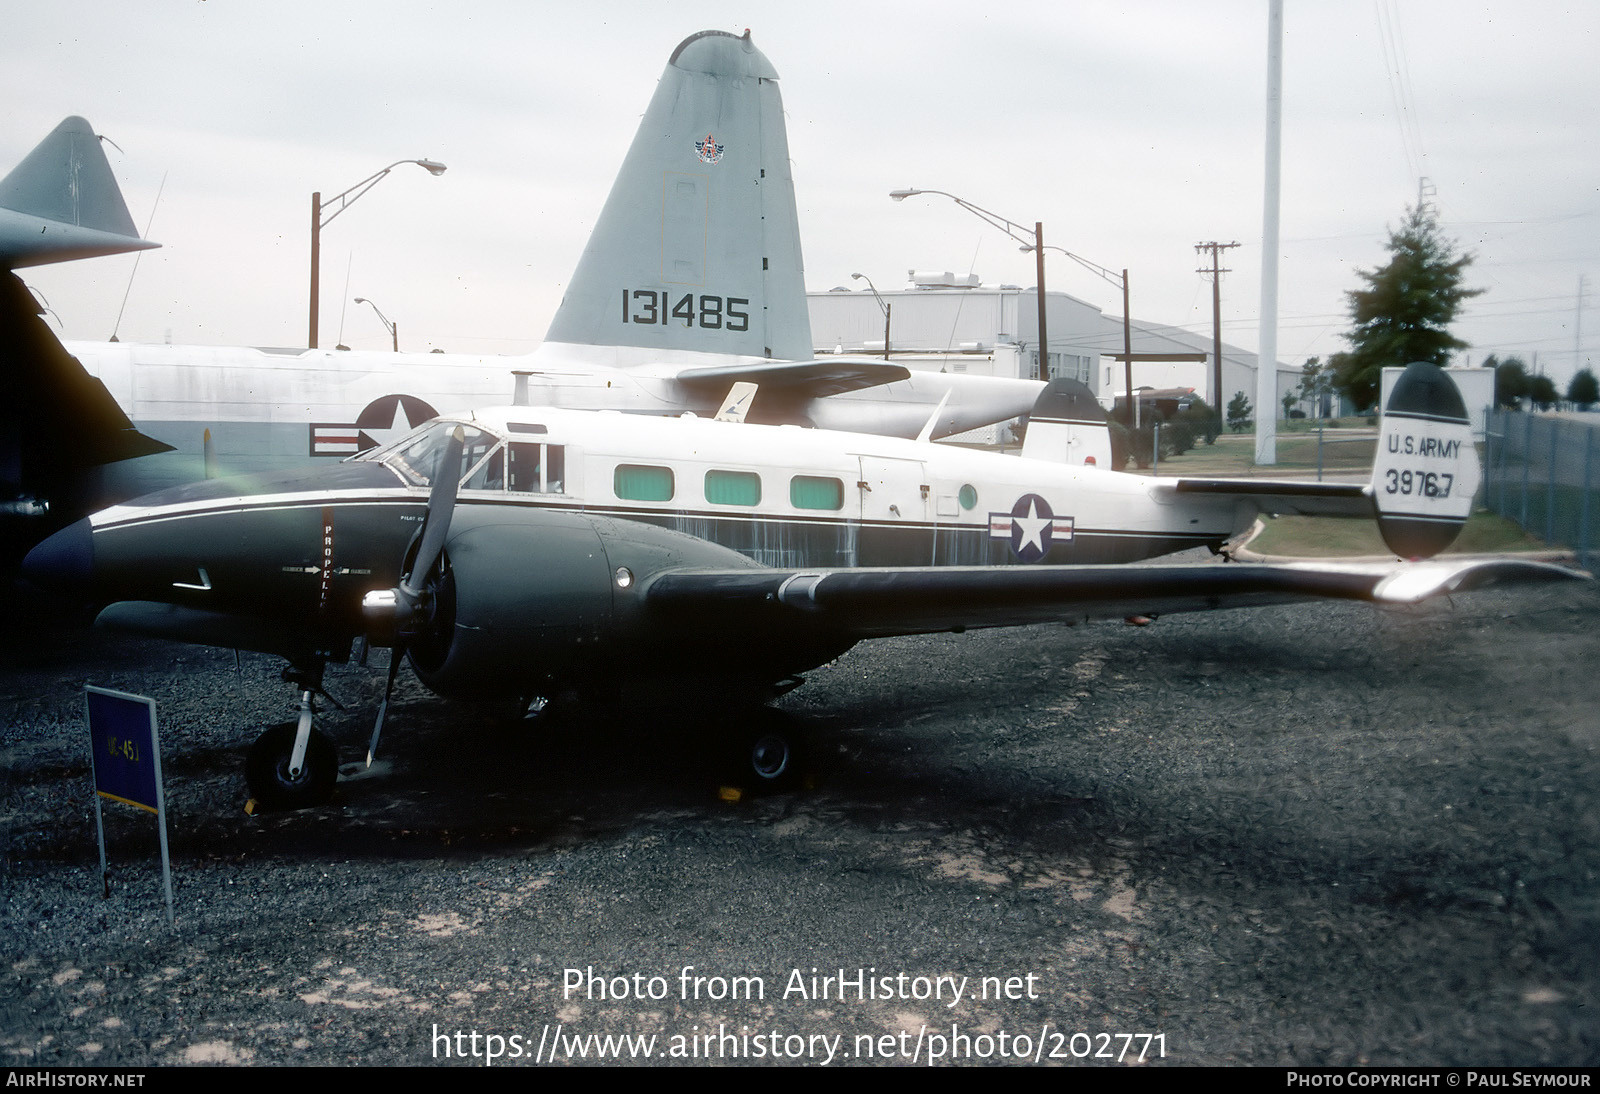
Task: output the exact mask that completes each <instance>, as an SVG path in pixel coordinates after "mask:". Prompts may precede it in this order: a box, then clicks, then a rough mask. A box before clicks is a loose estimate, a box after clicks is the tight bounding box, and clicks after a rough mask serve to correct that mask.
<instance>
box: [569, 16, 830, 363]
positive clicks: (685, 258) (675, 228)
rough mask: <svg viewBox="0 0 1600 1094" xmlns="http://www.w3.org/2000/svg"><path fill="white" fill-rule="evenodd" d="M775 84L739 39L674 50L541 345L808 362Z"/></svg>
mask: <svg viewBox="0 0 1600 1094" xmlns="http://www.w3.org/2000/svg"><path fill="white" fill-rule="evenodd" d="M777 78H778V74H777V72H776V70H774V69H773V67H772V65H771V63H770V62H769V61H768V60H767V58H766V57H765V56H764V55H763V54H762V53H761V51H760V50H758V49H757V48H756V47H755V45H754V43H753V42H752V41H751V40H750V35H749V32H748V31H747V32H746V33H745V35H744V37H742V38H741V37H736V36H734V35H732V34H727V33H725V32H723V31H703V32H701V33H699V34H696V35H693V36H691V37H690V38H688V39H686V40H685V41H684V42H682V43H681V44H680V45H679V46H678V48H677V49H676V50H674V51H673V54H672V57H671V59H670V60H669V61H668V62H667V67H666V70H665V71H664V72H663V73H662V76H661V81H660V83H659V84H658V85H657V86H656V92H655V96H654V97H653V98H652V99H651V101H650V106H649V108H648V109H647V110H646V111H645V115H644V119H643V120H642V121H641V122H640V124H639V130H638V132H637V133H636V134H635V135H634V139H633V144H632V145H631V146H630V148H629V149H628V154H627V157H626V158H625V159H624V160H623V163H622V168H621V170H620V171H619V172H618V175H617V179H616V182H615V183H614V184H613V185H612V188H611V193H610V195H609V196H608V197H607V198H606V203H605V206H604V207H603V208H602V210H601V212H600V217H599V219H598V220H597V221H596V222H595V227H594V231H593V232H592V233H591V234H590V237H589V243H588V246H587V247H585V248H584V252H583V257H582V258H581V259H580V260H579V262H578V268H577V270H576V271H575V272H574V273H573V277H572V281H571V284H570V286H569V287H568V289H567V292H566V295H565V296H564V297H563V299H562V302H561V307H560V308H559V309H558V310H557V312H556V315H555V318H554V320H553V321H552V322H551V324H550V330H549V332H548V333H547V335H546V341H547V342H559V343H569V344H577V345H595V346H630V347H640V348H647V349H655V350H681V351H689V352H701V353H714V354H721V355H734V356H740V357H746V358H771V359H778V360H809V359H810V358H811V356H812V345H811V321H810V315H809V311H808V309H807V306H806V298H805V281H804V269H803V263H802V261H801V255H800V229H799V221H798V216H797V214H796V211H795V200H794V182H793V179H792V178H791V175H790V170H789V143H788V136H787V133H786V130H785V128H784V122H783V103H782V100H781V98H780V96H779V94H778V87H777V83H776V80H777Z"/></svg>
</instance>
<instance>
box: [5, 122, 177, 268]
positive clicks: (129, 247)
mask: <svg viewBox="0 0 1600 1094" xmlns="http://www.w3.org/2000/svg"><path fill="white" fill-rule="evenodd" d="M159 246H160V244H159V243H152V242H150V241H149V240H146V239H141V238H139V232H138V229H137V228H135V227H134V225H133V218H132V217H131V216H129V215H128V206H127V204H126V203H125V202H124V201H123V200H122V191H121V190H120V189H119V188H118V187H117V180H116V176H114V175H113V174H112V173H111V165H110V164H109V163H108V162H106V154H105V151H104V150H103V149H102V148H101V147H100V138H99V137H97V136H95V133H94V130H93V129H91V128H90V127H89V123H88V122H86V121H84V120H83V119H82V118H78V117H72V118H68V119H66V120H65V121H63V122H62V123H61V124H60V125H58V126H56V127H55V129H54V130H52V131H51V133H50V135H49V136H47V137H46V138H45V139H44V140H42V141H40V142H39V144H38V145H37V146H36V147H35V148H34V150H33V151H32V152H29V153H28V155H27V156H26V157H25V158H24V159H23V161H22V162H21V163H19V164H17V166H16V167H15V168H13V169H12V171H11V173H10V174H8V175H7V176H6V177H5V178H4V179H0V267H9V268H17V267H23V266H41V265H44V264H46V263H50V262H65V261H67V260H69V259H74V258H93V257H96V256H98V255H112V254H121V253H123V252H125V251H141V250H145V249H147V248H151V247H159Z"/></svg>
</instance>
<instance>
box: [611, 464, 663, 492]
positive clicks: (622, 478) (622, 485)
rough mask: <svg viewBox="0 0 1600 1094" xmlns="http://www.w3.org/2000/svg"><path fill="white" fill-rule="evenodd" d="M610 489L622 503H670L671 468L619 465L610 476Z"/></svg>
mask: <svg viewBox="0 0 1600 1094" xmlns="http://www.w3.org/2000/svg"><path fill="white" fill-rule="evenodd" d="M611 482H612V489H613V491H615V493H616V495H617V497H619V498H621V499H622V500H623V501H671V500H672V487H673V483H672V468H670V467H648V466H646V465H644V464H638V463H620V464H618V465H617V470H616V474H615V475H613V476H612V480H611Z"/></svg>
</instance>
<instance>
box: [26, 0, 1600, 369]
mask: <svg viewBox="0 0 1600 1094" xmlns="http://www.w3.org/2000/svg"><path fill="white" fill-rule="evenodd" d="M1285 8H1286V14H1285V44H1284V51H1285V55H1284V75H1285V91H1284V137H1283V197H1282V243H1283V246H1282V256H1283V257H1282V259H1281V263H1280V271H1281V272H1280V286H1281V287H1280V304H1279V315H1280V326H1279V338H1278V354H1279V357H1280V359H1282V360H1284V361H1288V362H1292V363H1299V362H1300V361H1302V360H1304V359H1305V358H1306V357H1307V356H1309V355H1312V354H1321V355H1327V354H1329V353H1333V352H1337V351H1339V350H1341V349H1344V348H1346V345H1345V343H1344V342H1343V340H1342V339H1341V337H1340V336H1341V334H1342V333H1343V332H1344V331H1345V330H1346V329H1347V325H1348V323H1347V318H1346V304H1345V297H1344V294H1345V292H1346V291H1347V290H1349V289H1351V288H1354V287H1356V286H1357V284H1358V281H1357V278H1356V274H1355V270H1356V269H1357V268H1372V267H1374V266H1377V265H1381V264H1382V263H1383V262H1384V261H1385V258H1386V252H1385V249H1384V241H1385V239H1386V233H1387V229H1388V228H1390V227H1392V226H1394V225H1396V224H1397V223H1398V222H1399V220H1400V218H1401V217H1402V216H1403V214H1404V212H1405V209H1406V207H1407V206H1408V205H1411V204H1414V203H1415V202H1416V200H1417V195H1418V186H1419V178H1420V177H1423V176H1425V177H1426V178H1427V179H1428V180H1430V182H1431V185H1432V187H1433V192H1432V197H1431V200H1432V201H1433V202H1434V203H1435V204H1436V207H1437V209H1438V211H1439V214H1440V219H1441V222H1442V224H1443V226H1444V228H1445V231H1446V233H1447V234H1448V235H1449V236H1450V237H1452V238H1454V239H1455V240H1457V241H1458V243H1459V244H1460V245H1461V247H1462V248H1463V249H1465V250H1469V251H1471V252H1472V253H1473V254H1475V255H1476V262H1475V264H1474V265H1473V266H1472V267H1471V269H1470V271H1469V283H1470V284H1471V285H1472V286H1474V287H1478V288H1482V289H1484V290H1486V291H1485V292H1484V293H1483V295H1482V296H1479V297H1477V298H1476V299H1474V300H1473V301H1471V302H1470V303H1469V304H1468V306H1467V309H1466V312H1465V315H1464V317H1463V319H1462V320H1461V321H1460V322H1459V323H1458V325H1457V327H1456V333H1457V334H1458V335H1459V336H1460V337H1462V338H1464V339H1466V340H1467V341H1469V342H1470V343H1471V344H1472V347H1473V348H1472V349H1471V350H1470V351H1469V353H1470V356H1471V360H1472V363H1474V364H1476V363H1478V361H1480V360H1481V358H1482V357H1483V355H1484V354H1486V353H1489V352H1496V353H1499V354H1501V355H1502V356H1503V355H1505V354H1508V353H1516V354H1520V355H1522V356H1524V357H1525V358H1526V359H1528V360H1529V361H1530V362H1531V361H1532V359H1533V358H1534V355H1535V354H1537V360H1538V364H1539V366H1540V367H1542V368H1543V369H1544V370H1545V371H1547V372H1549V373H1550V374H1551V375H1552V376H1553V377H1555V378H1556V379H1557V381H1558V383H1559V384H1560V385H1562V386H1563V387H1564V386H1565V383H1566V378H1567V377H1568V376H1570V375H1571V373H1572V371H1573V370H1574V361H1575V342H1574V338H1575V334H1576V333H1577V332H1576V331H1575V329H1574V327H1575V322H1577V321H1578V318H1579V314H1580V313H1579V309H1578V301H1579V279H1580V276H1582V275H1585V274H1587V275H1589V280H1588V282H1587V284H1586V288H1585V290H1584V301H1585V307H1584V308H1583V311H1582V316H1583V318H1582V324H1581V325H1582V340H1583V357H1584V360H1585V363H1586V364H1592V363H1593V357H1594V355H1595V353H1596V352H1597V350H1600V309H1597V308H1596V307H1595V298H1596V297H1600V149H1597V147H1596V143H1595V142H1596V123H1597V121H1600V76H1597V73H1596V58H1597V57H1600V5H1594V4H1590V3H1578V2H1573V3H1553V2H1540V0H1531V2H1530V0H1495V2H1491V3H1470V2H1465V0H1405V2H1404V3H1403V5H1402V4H1400V3H1398V2H1395V0H1379V2H1376V3H1375V2H1374V0H1316V2H1312V0H1288V2H1287V3H1286V4H1285ZM1396 9H1399V10H1396ZM1266 13H1267V3H1266V0H1213V2H1208V3H1203V4H1201V3H1193V2H1190V0H1174V2H1158V0H1143V2H1141V0H1132V2H1127V3H1088V2H1076V3H1075V2H1053V3H1030V2H1025V0H1013V2H1011V3H999V4H980V3H964V4H955V3H944V2H939V0H923V2H920V3H916V4H887V3H871V2H865V3H864V2H861V0H856V2H854V3H841V2H834V0H808V2H807V3H793V2H790V3H784V4H776V3H772V4H769V3H757V2H745V3H714V2H673V0H649V2H648V3H637V4H635V3H616V2H607V0H596V2H591V3H589V4H574V3H571V2H561V3H552V4H541V3H528V2H510V0H506V2H498V0H497V2H489V0H451V2H450V3H425V2H420V0H412V2H407V0H381V2H379V0H348V2H340V0H311V2H299V0H273V2H271V3H267V2H265V0H255V2H242V0H154V2H145V3H139V4H127V3H120V2H112V0H102V2H94V3H92V2H82V0H79V2H74V0H55V2H53V3H50V4H27V5H13V6H12V7H11V8H10V10H9V11H8V14H7V16H6V34H5V35H4V37H3V39H0V97H3V101H4V102H5V103H6V104H7V107H8V109H7V111H6V113H5V122H4V127H3V131H0V171H3V170H9V169H10V167H11V166H12V165H14V164H15V163H16V162H17V161H18V160H19V159H21V157H22V156H23V155H25V154H26V153H27V151H28V150H29V149H30V148H31V147H32V146H33V145H34V144H35V143H37V142H38V141H39V140H40V139H41V138H42V137H43V136H44V135H45V134H46V133H47V132H48V131H49V130H50V129H51V128H53V127H54V126H55V125H56V123H57V122H59V121H60V120H61V119H62V118H63V117H65V116H66V115H68V114H81V115H83V116H84V117H86V118H88V119H89V121H90V122H91V123H92V124H93V125H94V127H95V129H96V131H97V132H99V133H102V134H104V135H105V136H107V137H109V138H110V139H111V140H113V141H115V142H116V145H117V147H116V148H111V147H108V148H107V152H108V155H109V156H110V159H111V163H112V167H113V169H114V170H115V171H116V174H117V176H118V179H119V180H120V181H121V183H122V186H123V190H124V193H125V194H126V196H127V198H128V204H129V207H130V209H131V211H132V213H133V217H134V220H135V222H136V223H137V224H138V225H139V226H140V228H141V229H143V228H144V226H145V224H146V223H147V222H149V221H151V218H152V216H153V225H152V227H151V229H150V231H149V235H150V237H151V238H153V239H155V240H158V241H160V242H161V243H162V244H164V247H163V249H162V250H159V251H152V252H148V253H146V254H145V255H144V256H143V259H142V260H141V262H140V266H139V269H138V271H137V276H136V277H135V278H134V279H133V282H132V289H131V292H129V276H130V272H131V270H132V267H133V262H134V260H133V258H132V256H126V257H115V258H102V259H92V260H88V261H86V262H80V263H73V264H68V265H63V266H56V267H44V268H40V269H35V270H30V271H25V274H26V277H25V279H26V280H27V281H28V282H29V284H31V285H33V286H34V287H35V288H36V289H37V290H39V291H40V292H41V293H42V294H43V295H44V296H45V297H46V298H47V300H48V302H49V304H50V306H51V307H52V308H53V309H54V312H55V313H56V315H57V316H58V317H59V321H60V327H58V329H59V330H62V331H63V333H64V336H65V337H67V338H83V339H104V338H106V337H108V336H109V335H110V334H111V333H112V329H113V326H114V325H115V324H116V323H117V315H118V311H119V309H121V308H122V304H123V296H124V293H127V294H128V295H127V304H126V309H125V312H124V313H123V315H122V319H121V325H120V329H119V335H120V337H121V338H122V340H124V341H151V342H160V341H172V342H177V343H198V344H214V345H233V344H243V345H277V346H292V345H304V344H305V337H306V312H307V281H308V248H309V221H310V195H311V193H312V191H314V190H320V191H322V193H323V194H324V195H325V196H331V195H333V194H334V193H337V192H338V191H340V190H343V189H345V188H346V187H348V186H350V185H352V184H354V183H355V182H357V181H359V180H360V179H362V178H363V177H365V176H367V175H369V174H371V173H372V172H374V171H376V170H377V169H379V168H381V167H383V166H384V165H385V164H388V163H390V162H392V161H394V160H397V159H401V158H421V157H430V158H433V159H436V160H441V161H443V162H444V163H446V164H448V165H449V171H448V173H446V174H445V175H443V176H441V177H439V178H434V177H432V176H430V175H428V174H427V173H426V172H424V171H422V170H421V169H420V168H417V167H414V166H410V165H405V166H402V167H400V168H397V169H396V170H395V172H394V173H393V174H392V175H391V176H390V177H389V178H388V179H386V180H384V182H383V183H382V185H381V186H379V187H377V188H376V189H374V190H373V191H372V192H371V193H370V194H369V195H368V196H367V197H365V198H363V199H362V201H361V202H360V204H359V205H356V206H354V207H352V209H351V210H350V211H349V212H348V213H346V214H345V215H344V216H342V217H340V219H339V220H337V221H336V222H334V224H332V225H331V226H329V227H328V228H327V229H326V230H325V231H324V233H323V267H322V277H323V287H324V295H323V304H322V315H323V319H322V343H323V345H325V346H328V345H332V344H333V343H334V342H335V341H336V340H338V339H339V338H340V337H341V335H340V331H341V321H342V324H343V328H342V329H343V334H342V339H343V341H344V342H345V343H346V344H348V345H350V346H353V347H356V348H364V349H381V348H385V347H386V346H387V344H388V335H387V333H386V332H385V330H384V329H383V327H382V326H381V325H380V324H379V322H378V320H377V319H376V317H374V316H373V315H372V313H371V309H369V308H367V306H366V305H361V306H359V308H358V307H357V306H356V305H354V304H349V305H348V308H349V311H348V313H347V314H346V315H344V316H343V317H342V320H341V314H340V311H341V299H343V300H345V301H348V300H349V298H351V297H355V296H364V297H370V298H372V299H373V300H374V301H376V302H377V304H378V306H379V307H380V308H382V309H383V311H384V312H385V313H386V314H387V315H389V316H390V317H391V318H393V319H394V320H396V321H397V322H398V323H399V324H400V335H401V343H402V348H404V349H412V350H421V349H431V348H433V347H435V346H437V347H441V348H443V349H446V350H448V351H451V352H464V353H465V352H471V353H525V352H528V351H530V350H532V349H533V348H534V346H536V345H537V344H538V342H539V340H540V339H541V338H542V337H543V335H544V332H545V328H546V327H547V325H548V324H549V321H550V318H551V315H552V314H553V311H554V309H555V307H556V305H557V304H558V303H559V301H560V299H561V293H562V291H563V288H564V285H565V281H566V278H567V276H568V275H569V273H570V271H571V270H572V268H573V267H574V265H575V264H576V262H577V259H578V255H579V253H580V252H581V250H582V248H583V245H584V242H585V240H586V238H587V236H588V232H589V229H590V227H591V226H592V224H593V222H594V218H595V216H596V214H597V213H598V212H599V209H600V206H601V203H602V202H603V201H604V199H605V195H606V193H607V191H608V190H609V188H610V185H611V180H612V178H613V176H614V174H615V172H616V170H617V167H618V166H619V164H620V162H621V159H622V156H623V153H624V152H625V151H626V149H627V146H628V143H629V142H630V141H631V140H632V137H633V132H634V129H635V127H636V126H637V124H638V120H639V116H640V114H641V113H642V112H643V110H644V107H645V105H646V103H647V102H648V101H649V98H650V95H651V93H652V91H653V89H654V86H655V83H656V80H657V78H658V77H659V76H660V74H661V70H662V68H663V66H664V65H665V64H666V60H667V57H668V56H669V55H670V54H671V52H672V49H673V48H674V47H675V46H676V45H677V44H678V43H679V42H680V41H681V40H682V39H684V38H685V37H687V36H689V35H690V34H692V33H694V32H696V31H699V30H707V29H718V30H727V31H732V32H734V33H740V32H742V31H743V30H744V29H745V28H746V27H749V28H750V29H751V30H752V32H753V35H754V39H755V42H756V44H757V45H758V46H759V47H760V48H761V50H762V51H763V52H764V53H765V54H766V55H767V57H768V58H769V59H770V60H771V61H772V63H773V65H774V66H775V67H776V68H777V70H778V72H779V74H780V76H781V81H780V85H779V86H780V88H781V90H782V93H783V99H784V106H785V109H786V111H787V115H788V125H789V145H790V153H791V155H792V157H793V161H794V176H795V188H796V192H797V196H798V200H799V207H800V230H801V239H802V243H803V246H804V253H805V259H806V282H807V286H808V287H809V288H812V289H826V288H829V287H832V286H835V285H841V284H852V282H851V281H850V274H851V273H852V272H854V271H861V272H863V273H866V274H867V275H868V276H870V277H871V278H872V279H873V280H874V281H875V282H876V283H877V284H878V286H879V287H880V288H888V287H899V286H901V285H903V284H904V283H905V275H906V271H907V270H909V269H913V268H915V269H918V270H951V271H953V272H955V273H957V274H968V273H977V274H978V275H980V276H981V277H982V279H983V280H984V282H986V283H999V282H1012V283H1017V284H1021V285H1032V284H1033V283H1034V280H1035V279H1034V275H1033V260H1032V257H1031V256H1029V255H1026V254H1022V253H1020V252H1019V251H1018V249H1017V246H1016V244H1015V243H1013V242H1011V241H1009V240H1008V239H1006V237H1005V236H1003V235H1002V234H1001V233H999V232H998V231H996V230H995V229H993V228H989V227H986V226H985V225H984V224H983V223H982V222H981V221H979V220H978V219H977V218H975V217H973V216H972V215H971V214H969V213H966V212H964V211H962V210H961V209H959V208H958V207H956V206H955V205H953V204H952V203H951V202H949V201H948V200H946V199H942V198H933V197H924V198H918V199H913V200H910V201H906V202H902V203H893V202H891V201H890V200H889V198H888V196H887V195H888V192H889V191H890V190H892V189H895V188H898V187H920V188H931V189H940V190H947V191H951V192H953V193H956V194H960V195H961V196H962V197H964V198H966V199H967V200H969V201H972V202H974V203H976V204H978V205H981V206H984V207H987V208H989V209H992V210H994V211H996V212H997V213H1000V214H1001V215H1002V216H1005V217H1008V218H1010V219H1012V220H1015V221H1018V222H1022V223H1026V224H1028V225H1030V226H1031V224H1032V223H1033V222H1034V221H1036V220H1037V221H1042V222H1043V223H1044V229H1045V239H1046V242H1047V243H1051V244H1055V245H1059V246H1062V247H1065V248H1067V249H1069V250H1071V251H1073V252H1076V253H1077V254H1080V255H1083V256H1084V257H1086V258H1088V259H1091V260H1092V261H1094V262H1096V263H1098V264H1100V265H1103V266H1107V267H1111V268H1113V269H1121V268H1122V267H1124V266H1125V267H1127V268H1128V269H1129V271H1130V282H1131V284H1132V294H1133V308H1132V311H1133V314H1134V315H1135V317H1137V318H1139V319H1143V320H1147V321H1152V322H1158V323H1169V324H1174V325H1180V326H1185V327H1189V328H1192V329H1195V330H1198V331H1202V332H1209V330H1210V323H1211V301H1210V287H1209V283H1208V281H1206V280H1205V279H1203V278H1201V277H1200V276H1199V275H1197V274H1196V273H1195V269H1196V267H1197V265H1199V262H1198V260H1197V256H1196V254H1195V252H1194V245H1195V244H1196V243H1198V242H1201V241H1204V240H1218V241H1222V242H1229V241H1234V240H1237V241H1238V242H1239V243H1241V244H1242V246H1240V247H1239V248H1237V249H1236V250H1233V251H1231V252H1228V262H1229V265H1230V266H1231V268H1232V270H1233V272H1232V273H1230V274H1228V275H1226V277H1225V278H1224V282H1223V322H1224V338H1225V339H1226V340H1228V341H1230V342H1233V343H1235V344H1237V345H1240V346H1244V347H1247V348H1251V349H1254V348H1255V346H1256V344H1257V340H1258V324H1257V317H1258V314H1259V310H1260V285H1259V278H1258V272H1259V269H1260V265H1261V231H1262V216H1261V192H1262V178H1263V144H1264V137H1263V134H1264V116H1265V106H1264V102H1265V80H1266V77H1265V72H1266V60H1265V58H1266V38H1267V34H1266V22H1267V17H1266ZM119 149H120V150H119ZM163 180H164V189H163ZM158 193H159V194H160V198H159V202H158V200H157V195H158ZM347 271H348V291H346V290H345V285H346V281H347ZM853 284H859V282H856V283H853ZM1048 284H1049V287H1050V288H1051V289H1060V290H1062V291H1065V292H1069V293H1072V294H1073V295H1075V296H1079V297H1081V298H1083V299H1086V300H1088V301H1090V302H1092V303H1094V304H1096V305H1099V306H1100V307H1102V308H1103V309H1104V310H1105V312H1106V314H1108V315H1120V314H1121V299H1120V293H1119V291H1118V290H1117V289H1116V288H1115V287H1114V286H1112V285H1111V284H1108V283H1106V282H1104V281H1101V280H1100V279H1098V278H1097V277H1096V276H1095V275H1093V274H1092V273H1089V272H1088V271H1086V270H1083V269H1082V268H1081V267H1078V266H1076V265H1075V264H1073V263H1072V262H1071V261H1070V260H1068V259H1066V258H1063V257H1061V256H1059V255H1055V256H1052V258H1051V262H1050V266H1049V269H1048Z"/></svg>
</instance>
